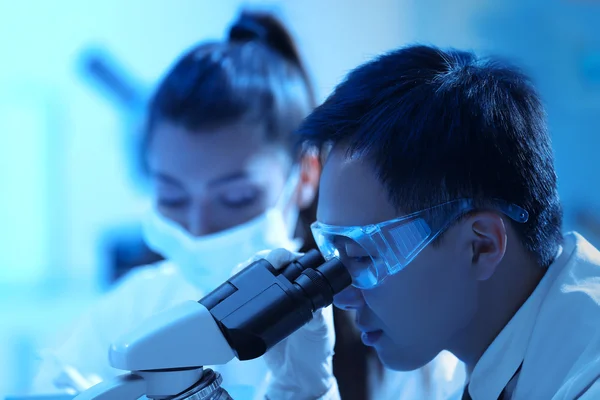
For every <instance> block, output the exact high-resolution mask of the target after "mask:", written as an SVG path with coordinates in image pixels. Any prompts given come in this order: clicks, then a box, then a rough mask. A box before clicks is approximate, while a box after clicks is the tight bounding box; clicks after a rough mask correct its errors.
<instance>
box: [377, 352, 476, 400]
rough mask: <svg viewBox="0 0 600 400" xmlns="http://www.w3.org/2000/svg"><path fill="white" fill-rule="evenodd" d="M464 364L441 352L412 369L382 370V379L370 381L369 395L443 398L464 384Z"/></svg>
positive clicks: (383, 398)
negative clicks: (375, 381) (420, 366)
mask: <svg viewBox="0 0 600 400" xmlns="http://www.w3.org/2000/svg"><path fill="white" fill-rule="evenodd" d="M466 376H467V374H466V371H465V366H464V364H463V363H462V362H460V360H458V359H457V358H456V357H455V356H454V355H453V354H452V353H450V352H448V351H443V352H441V353H440V354H439V355H438V356H437V357H436V358H435V359H434V360H433V361H431V362H430V363H429V364H427V365H426V366H425V367H423V368H421V369H418V370H415V371H407V372H401V371H393V370H390V369H385V370H384V375H383V382H380V381H378V382H377V383H376V384H372V385H371V387H372V388H373V390H372V391H371V398H372V399H377V400H398V399H423V400H447V399H448V398H449V397H450V396H451V395H452V394H453V393H456V392H458V391H460V390H462V388H463V387H464V385H465V380H466Z"/></svg>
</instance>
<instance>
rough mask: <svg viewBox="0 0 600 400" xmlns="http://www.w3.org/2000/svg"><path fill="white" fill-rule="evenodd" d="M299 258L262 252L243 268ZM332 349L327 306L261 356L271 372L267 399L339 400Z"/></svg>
mask: <svg viewBox="0 0 600 400" xmlns="http://www.w3.org/2000/svg"><path fill="white" fill-rule="evenodd" d="M301 256H302V254H300V253H292V252H289V251H287V250H285V249H277V250H273V251H263V252H260V253H258V254H256V255H255V256H254V257H253V258H252V259H251V260H249V261H248V262H246V263H244V264H243V266H244V267H245V266H247V265H249V264H250V263H252V262H255V261H258V260H259V259H263V258H264V259H266V260H267V261H269V263H271V265H273V267H275V268H276V269H279V268H282V267H284V266H286V265H288V264H289V263H291V262H292V261H295V260H297V259H298V258H300V257H301ZM242 268H243V267H238V268H237V270H240V269H242ZM334 345H335V330H334V326H333V309H332V306H329V307H326V308H324V309H321V310H318V311H317V312H315V313H314V315H313V319H312V320H311V321H310V322H308V323H307V324H306V325H304V326H303V327H302V328H300V329H298V330H297V331H296V332H294V333H293V334H291V335H290V336H289V337H288V338H286V339H285V340H283V341H281V342H279V343H278V344H276V345H275V346H274V347H273V348H272V349H270V350H269V351H268V352H267V353H266V354H265V355H264V360H265V362H266V364H267V366H268V368H269V370H270V371H271V378H270V381H269V388H268V389H267V397H268V398H269V399H277V400H279V399H281V400H285V399H288V398H289V399H292V398H293V399H307V400H308V399H337V398H339V393H338V390H337V381H336V380H335V378H334V377H333V364H332V361H333V347H334Z"/></svg>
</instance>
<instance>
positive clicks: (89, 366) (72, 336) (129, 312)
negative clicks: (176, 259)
mask: <svg viewBox="0 0 600 400" xmlns="http://www.w3.org/2000/svg"><path fill="white" fill-rule="evenodd" d="M199 296H200V294H199V293H198V290H196V289H195V288H193V287H191V285H189V284H188V283H187V282H185V280H184V279H183V277H182V276H181V274H180V273H179V270H178V268H177V267H176V266H174V265H173V264H171V263H169V262H164V261H163V262H159V263H156V264H152V265H147V266H142V267H138V268H136V269H134V270H132V271H130V272H129V273H128V274H127V275H125V276H124V277H123V278H121V279H120V280H119V281H118V282H117V283H116V284H115V285H114V286H113V287H112V288H111V289H110V290H109V291H108V292H106V293H105V294H103V295H102V297H100V298H99V299H98V301H97V302H96V303H95V304H94V305H93V306H92V307H91V308H90V309H89V310H87V311H86V312H85V313H84V314H83V315H82V316H81V317H80V318H79V319H78V320H77V321H76V322H75V323H74V324H73V325H71V326H70V327H69V328H68V329H67V330H66V331H65V332H62V333H61V334H60V336H59V337H58V338H57V340H55V346H54V347H53V348H50V349H44V350H42V351H41V352H40V365H39V372H38V376H37V378H36V379H35V381H34V384H33V388H34V389H33V390H34V392H42V391H50V390H51V389H52V388H53V386H54V383H53V381H54V380H56V377H57V376H58V375H60V374H61V373H63V370H64V368H65V366H68V367H71V368H74V369H75V370H77V371H78V373H80V374H81V375H83V376H84V377H98V378H100V379H103V380H104V379H107V378H110V377H113V376H115V375H117V374H119V373H122V371H118V370H115V369H114V368H112V367H110V365H109V362H108V349H109V347H110V344H111V343H112V342H114V341H115V340H116V339H118V338H119V337H120V336H121V335H122V334H124V333H126V332H128V331H130V330H132V329H133V328H135V327H136V326H137V325H139V324H140V323H141V322H142V321H143V320H144V319H146V318H148V317H149V316H151V315H153V314H155V313H156V312H159V311H162V310H163V309H166V308H168V307H171V306H173V305H175V304H177V303H178V302H181V301H184V300H190V299H196V297H198V299H199V298H200V297H199Z"/></svg>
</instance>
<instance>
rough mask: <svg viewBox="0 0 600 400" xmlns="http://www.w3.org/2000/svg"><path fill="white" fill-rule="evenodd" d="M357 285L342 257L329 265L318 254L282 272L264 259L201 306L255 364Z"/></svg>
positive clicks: (238, 354)
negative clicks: (352, 285) (316, 313)
mask: <svg viewBox="0 0 600 400" xmlns="http://www.w3.org/2000/svg"><path fill="white" fill-rule="evenodd" d="M351 283H352V279H351V276H350V274H349V272H348V270H347V269H346V267H345V266H344V265H343V264H342V262H341V261H340V260H339V259H337V258H335V259H332V260H329V261H327V262H325V260H324V259H323V257H322V256H321V254H320V253H319V252H318V251H316V250H313V251H310V252H308V253H306V254H305V255H304V256H302V257H301V258H299V259H298V260H296V261H295V262H293V263H291V264H290V265H288V266H286V267H285V268H283V269H281V270H276V269H275V268H274V267H273V266H272V265H271V264H270V263H269V262H268V261H267V260H264V259H262V260H258V261H256V262H254V263H252V264H251V265H249V266H248V267H246V268H245V269H244V270H242V271H241V272H239V273H238V274H236V275H235V276H233V277H231V278H230V279H229V280H228V281H227V282H225V283H224V284H222V285H221V286H219V287H218V288H217V289H215V290H214V291H213V292H212V293H209V294H208V295H207V296H206V297H204V298H203V299H201V300H200V303H202V304H203V305H204V306H205V307H206V308H208V310H209V311H210V313H211V314H212V316H213V318H214V319H215V321H216V322H217V324H218V326H219V328H220V329H221V332H223V335H224V336H225V338H226V340H227V342H228V343H229V345H230V346H231V348H232V350H233V351H234V353H235V355H236V357H237V358H238V359H239V360H250V359H253V358H257V357H260V356H262V355H263V354H264V353H265V352H266V351H267V350H268V349H270V348H271V347H273V346H274V345H276V344H277V343H279V342H280V341H282V340H283V339H285V338H286V337H288V336H289V335H291V334H292V333H294V331H296V330H298V329H300V328H301V327H302V326H303V325H304V324H306V323H307V322H309V321H310V320H311V318H312V317H313V313H314V312H315V311H317V310H318V309H320V308H323V307H327V306H329V305H331V304H332V302H333V296H334V295H336V294H338V293H339V292H341V291H342V290H343V289H345V288H346V287H348V286H349V285H350V284H351Z"/></svg>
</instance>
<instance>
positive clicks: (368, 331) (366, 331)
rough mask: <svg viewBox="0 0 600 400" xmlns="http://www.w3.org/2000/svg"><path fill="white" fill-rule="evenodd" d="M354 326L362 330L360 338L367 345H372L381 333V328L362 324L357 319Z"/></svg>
mask: <svg viewBox="0 0 600 400" xmlns="http://www.w3.org/2000/svg"><path fill="white" fill-rule="evenodd" d="M356 327H357V328H358V329H359V330H360V331H361V332H362V334H361V336H360V338H361V339H362V341H363V343H364V344H365V345H367V346H373V345H374V344H375V343H376V342H377V341H378V340H379V339H380V338H381V336H382V335H383V331H382V330H381V329H377V328H372V327H370V326H367V325H363V324H361V323H360V322H358V320H357V321H356Z"/></svg>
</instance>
